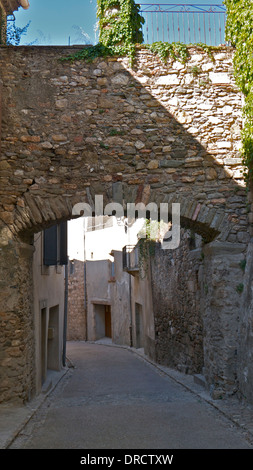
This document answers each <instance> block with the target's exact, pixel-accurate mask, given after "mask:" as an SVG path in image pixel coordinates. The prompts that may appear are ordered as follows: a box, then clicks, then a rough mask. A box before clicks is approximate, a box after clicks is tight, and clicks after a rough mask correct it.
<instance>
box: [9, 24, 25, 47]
mask: <svg viewBox="0 0 253 470" xmlns="http://www.w3.org/2000/svg"><path fill="white" fill-rule="evenodd" d="M29 26H30V21H29V23H27V25H26V26H24V27H23V28H19V27H18V26H16V24H15V21H11V22H10V21H8V22H7V31H6V45H7V46H18V45H19V44H20V41H21V37H22V36H23V35H25V34H26V33H27V30H28V28H29Z"/></svg>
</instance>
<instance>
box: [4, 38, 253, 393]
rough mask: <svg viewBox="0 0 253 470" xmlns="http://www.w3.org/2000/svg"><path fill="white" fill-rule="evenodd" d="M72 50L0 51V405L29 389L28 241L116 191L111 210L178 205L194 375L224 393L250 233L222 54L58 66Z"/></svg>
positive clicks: (232, 376)
mask: <svg viewBox="0 0 253 470" xmlns="http://www.w3.org/2000/svg"><path fill="white" fill-rule="evenodd" d="M76 50H77V48H64V47H33V46H31V47H28V46H27V47H19V48H16V47H2V48H1V50H0V71H1V81H2V85H3V89H2V150H1V160H0V171H1V189H0V195H1V200H0V204H1V205H0V221H1V222H0V244H1V245H0V247H1V251H0V256H1V281H0V282H1V294H0V295H1V314H0V322H1V324H0V347H1V350H0V375H1V382H0V397H1V398H0V400H1V401H4V400H9V399H12V398H16V399H19V400H24V401H25V400H27V399H29V397H30V396H32V395H33V391H34V384H33V383H34V367H35V366H34V335H33V308H32V298H31V297H32V295H31V292H32V289H31V286H32V279H31V261H32V253H33V234H34V233H36V232H38V231H40V230H42V229H44V228H45V227H47V226H49V225H50V224H52V223H55V222H56V221H60V220H66V219H68V218H70V217H71V212H72V207H73V206H74V204H75V203H77V202H81V201H85V202H88V203H89V204H91V205H93V204H94V196H95V195H103V197H104V204H107V203H108V202H111V201H113V200H115V197H114V196H115V194H117V195H118V194H121V195H122V197H121V198H120V200H119V199H118V197H117V201H116V202H120V203H122V204H123V206H124V207H126V204H127V203H128V202H140V201H142V202H144V203H145V204H147V203H148V202H155V203H157V204H158V206H159V204H160V203H161V202H168V204H169V206H170V205H171V203H172V202H179V203H180V204H181V222H182V226H183V227H186V228H191V229H192V230H194V231H195V232H197V233H198V234H199V235H201V236H202V238H203V242H204V247H203V253H204V256H205V258H204V271H203V279H205V282H204V284H207V287H208V288H206V289H205V293H204V294H203V299H202V300H203V302H202V308H203V323H204V345H203V348H204V363H205V374H206V379H207V381H208V384H209V386H210V387H211V388H212V389H218V390H225V391H231V390H232V391H234V390H235V389H237V388H238V383H237V382H238V374H237V371H238V359H237V352H236V351H237V349H238V347H239V345H238V343H239V342H240V341H239V337H238V328H239V323H240V308H241V296H240V292H238V290H237V289H236V287H237V286H238V285H240V283H242V282H243V272H242V270H241V269H240V267H239V264H240V261H241V260H243V259H244V258H245V253H246V250H247V245H248V242H249V230H248V228H249V225H248V217H247V199H246V190H245V184H244V180H243V175H242V165H241V159H240V153H239V149H240V131H241V127H242V111H241V109H242V99H241V95H240V93H239V91H238V89H237V87H236V85H235V83H234V79H233V67H232V55H233V50H232V49H231V48H229V47H226V48H225V47H221V48H220V49H219V50H215V51H214V53H213V58H214V60H211V58H210V57H209V55H208V54H207V53H206V52H204V51H203V50H202V49H201V48H198V47H196V48H191V49H190V50H189V52H190V59H189V61H187V62H186V63H185V64H182V63H181V62H180V61H173V60H168V63H167V64H163V63H162V62H161V61H160V60H159V58H158V57H157V56H155V55H153V54H152V53H151V52H149V51H148V50H146V49H143V48H140V49H139V50H138V51H137V57H136V63H135V66H134V68H133V69H131V68H130V67H129V64H128V59H127V58H109V59H105V58H101V59H96V61H95V62H93V63H84V62H82V61H74V62H61V61H60V59H61V57H63V56H66V55H68V54H70V53H73V52H75V51H76ZM119 186H120V189H121V190H120V191H119ZM115 188H117V191H115Z"/></svg>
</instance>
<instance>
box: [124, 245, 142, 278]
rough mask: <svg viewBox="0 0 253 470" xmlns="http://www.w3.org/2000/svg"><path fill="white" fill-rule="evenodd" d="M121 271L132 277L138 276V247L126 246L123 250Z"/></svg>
mask: <svg viewBox="0 0 253 470" xmlns="http://www.w3.org/2000/svg"><path fill="white" fill-rule="evenodd" d="M123 271H125V272H128V273H129V274H131V275H132V276H138V274H139V250H138V246H135V245H126V246H124V248H123Z"/></svg>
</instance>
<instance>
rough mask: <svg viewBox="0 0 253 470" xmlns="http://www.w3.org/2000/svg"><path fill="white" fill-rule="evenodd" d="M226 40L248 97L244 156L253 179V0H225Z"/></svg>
mask: <svg viewBox="0 0 253 470" xmlns="http://www.w3.org/2000/svg"><path fill="white" fill-rule="evenodd" d="M224 3H225V5H226V8H227V23H226V39H227V41H230V42H231V45H232V46H234V47H235V54H234V73H235V80H236V83H237V85H238V87H239V88H240V90H241V91H242V93H243V94H244V96H245V106H244V110H243V112H244V118H245V124H244V129H243V131H242V145H243V148H242V157H243V164H244V165H245V166H246V168H247V170H246V172H245V177H246V179H247V180H248V181H249V180H252V179H253V178H252V177H253V169H252V167H253V165H252V164H253V8H252V0H225V2H224Z"/></svg>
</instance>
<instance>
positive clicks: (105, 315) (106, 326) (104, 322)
mask: <svg viewBox="0 0 253 470" xmlns="http://www.w3.org/2000/svg"><path fill="white" fill-rule="evenodd" d="M94 314H95V339H96V340H98V339H101V338H105V337H106V338H112V318H111V306H110V305H103V304H94Z"/></svg>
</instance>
